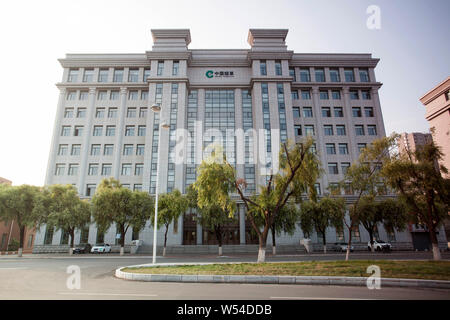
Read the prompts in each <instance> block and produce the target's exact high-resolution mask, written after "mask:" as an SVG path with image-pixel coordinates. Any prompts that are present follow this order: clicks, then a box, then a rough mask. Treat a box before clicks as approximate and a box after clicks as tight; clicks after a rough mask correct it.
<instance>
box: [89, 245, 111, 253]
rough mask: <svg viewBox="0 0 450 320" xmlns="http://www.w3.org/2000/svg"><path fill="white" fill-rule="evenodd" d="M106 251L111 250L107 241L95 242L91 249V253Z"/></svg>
mask: <svg viewBox="0 0 450 320" xmlns="http://www.w3.org/2000/svg"><path fill="white" fill-rule="evenodd" d="M107 252H111V246H110V245H109V244H107V243H100V244H96V245H95V246H93V247H92V249H91V253H107Z"/></svg>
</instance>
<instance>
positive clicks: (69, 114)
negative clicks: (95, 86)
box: [64, 107, 147, 118]
mask: <svg viewBox="0 0 450 320" xmlns="http://www.w3.org/2000/svg"><path fill="white" fill-rule="evenodd" d="M106 111H107V109H106V108H96V109H95V117H96V118H104V117H105V116H106ZM138 111H139V118H145V117H146V116H147V107H141V108H139V109H138V108H128V109H127V118H136V116H137V113H138ZM74 115H76V117H77V118H85V117H86V108H77V110H76V113H75V108H72V107H68V108H65V109H64V118H73V117H74ZM108 118H117V108H108Z"/></svg>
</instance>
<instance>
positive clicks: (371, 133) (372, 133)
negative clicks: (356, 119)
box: [367, 124, 377, 136]
mask: <svg viewBox="0 0 450 320" xmlns="http://www.w3.org/2000/svg"><path fill="white" fill-rule="evenodd" d="M367 134H368V135H369V136H376V135H377V126H376V125H374V124H373V125H372V124H370V125H368V126H367Z"/></svg>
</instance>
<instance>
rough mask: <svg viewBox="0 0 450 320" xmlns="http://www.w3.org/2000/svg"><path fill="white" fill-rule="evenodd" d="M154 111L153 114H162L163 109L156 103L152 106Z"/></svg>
mask: <svg viewBox="0 0 450 320" xmlns="http://www.w3.org/2000/svg"><path fill="white" fill-rule="evenodd" d="M152 111H153V112H160V111H161V107H160V106H159V105H158V104H156V103H154V104H153V105H152Z"/></svg>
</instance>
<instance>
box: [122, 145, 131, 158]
mask: <svg viewBox="0 0 450 320" xmlns="http://www.w3.org/2000/svg"><path fill="white" fill-rule="evenodd" d="M132 154H133V145H132V144H125V145H123V155H124V156H131V155H132Z"/></svg>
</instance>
